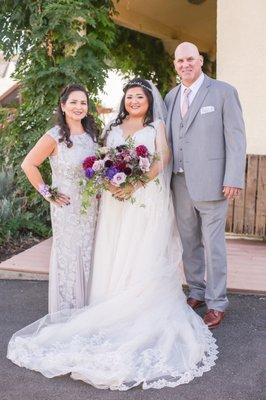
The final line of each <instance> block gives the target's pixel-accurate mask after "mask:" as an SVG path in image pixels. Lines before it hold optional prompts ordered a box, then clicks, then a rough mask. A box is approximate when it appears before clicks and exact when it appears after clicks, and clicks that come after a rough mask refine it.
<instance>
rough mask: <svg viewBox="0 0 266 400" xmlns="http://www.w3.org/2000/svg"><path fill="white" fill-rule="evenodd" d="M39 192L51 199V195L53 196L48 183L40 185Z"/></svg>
mask: <svg viewBox="0 0 266 400" xmlns="http://www.w3.org/2000/svg"><path fill="white" fill-rule="evenodd" d="M38 192H39V193H40V194H41V195H42V196H43V197H44V198H46V199H49V198H50V197H52V193H51V188H50V186H49V185H46V184H44V183H42V184H40V185H39V187H38Z"/></svg>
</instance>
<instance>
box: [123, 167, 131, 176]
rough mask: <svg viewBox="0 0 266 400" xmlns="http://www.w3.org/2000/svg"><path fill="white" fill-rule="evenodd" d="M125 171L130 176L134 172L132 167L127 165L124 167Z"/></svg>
mask: <svg viewBox="0 0 266 400" xmlns="http://www.w3.org/2000/svg"><path fill="white" fill-rule="evenodd" d="M124 173H125V174H126V175H127V176H129V175H130V174H131V173H132V169H131V168H130V167H126V168H125V169H124Z"/></svg>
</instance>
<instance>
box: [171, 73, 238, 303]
mask: <svg viewBox="0 0 266 400" xmlns="http://www.w3.org/2000/svg"><path fill="white" fill-rule="evenodd" d="M180 87H181V85H178V86H177V87H175V88H174V89H172V90H171V91H170V92H169V93H168V94H167V96H166V98H165V103H166V107H167V110H168V114H167V123H166V125H167V133H168V139H169V141H170V142H171V145H172V152H173V166H172V168H173V175H172V189H173V196H174V206H175V211H176V217H177V224H178V229H179V232H180V236H181V240H182V244H183V262H184V270H185V275H186V279H187V283H188V285H189V288H190V297H193V298H195V299H197V300H204V299H205V301H206V303H207V307H208V308H209V309H215V310H219V311H224V310H225V308H226V307H227V304H228V300H227V297H226V272H227V265H226V248H225V238H224V228H225V221H226V212H227V200H226V199H225V197H224V195H223V193H222V189H223V186H231V187H237V188H243V187H244V176H245V148H246V140H245V127H244V122H243V117H242V111H241V105H240V102H239V98H238V94H237V91H236V89H235V88H234V87H232V86H231V85H229V84H227V83H225V82H221V81H217V80H214V79H211V78H209V77H207V76H206V75H205V76H204V81H203V83H202V85H201V87H200V88H199V90H198V92H197V94H196V96H195V98H194V100H193V102H192V104H191V105H190V107H189V110H188V113H187V114H186V116H185V117H184V119H182V117H181V113H180V95H181V93H180V92H181V90H180ZM180 167H181V168H182V169H183V170H184V173H179V172H178V171H179V169H180ZM204 250H205V251H204ZM204 253H205V254H204ZM205 269H206V275H207V279H206V283H205V280H204V275H205Z"/></svg>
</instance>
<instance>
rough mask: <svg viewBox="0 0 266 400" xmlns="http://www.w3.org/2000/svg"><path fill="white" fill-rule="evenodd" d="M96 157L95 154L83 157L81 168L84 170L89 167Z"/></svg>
mask: <svg viewBox="0 0 266 400" xmlns="http://www.w3.org/2000/svg"><path fill="white" fill-rule="evenodd" d="M96 160H97V158H96V157H95V156H90V157H87V158H85V160H84V161H83V164H82V165H83V168H84V169H85V170H86V169H88V168H91V167H92V166H93V164H94V161H96Z"/></svg>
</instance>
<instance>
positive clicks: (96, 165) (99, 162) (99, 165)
mask: <svg viewBox="0 0 266 400" xmlns="http://www.w3.org/2000/svg"><path fill="white" fill-rule="evenodd" d="M103 167H104V161H103V160H96V161H94V163H93V166H92V169H93V170H94V171H100V170H101V169H102V168H103Z"/></svg>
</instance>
